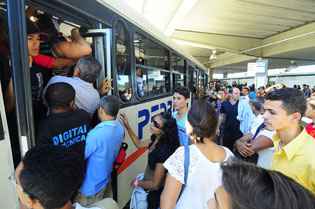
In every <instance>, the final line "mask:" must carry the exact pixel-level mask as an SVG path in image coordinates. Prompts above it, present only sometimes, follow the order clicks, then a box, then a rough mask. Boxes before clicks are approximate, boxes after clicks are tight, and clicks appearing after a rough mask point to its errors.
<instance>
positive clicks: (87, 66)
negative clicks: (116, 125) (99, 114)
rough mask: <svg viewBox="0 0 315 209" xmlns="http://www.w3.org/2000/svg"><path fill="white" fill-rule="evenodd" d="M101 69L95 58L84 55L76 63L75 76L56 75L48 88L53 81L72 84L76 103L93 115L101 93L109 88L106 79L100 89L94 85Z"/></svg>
mask: <svg viewBox="0 0 315 209" xmlns="http://www.w3.org/2000/svg"><path fill="white" fill-rule="evenodd" d="M101 69H102V66H101V64H100V63H99V62H98V61H97V60H96V59H95V58H93V57H90V56H89V57H83V58H81V59H79V61H78V62H77V64H76V66H75V69H74V72H73V77H66V76H58V75H57V76H54V77H52V78H51V79H50V80H49V82H48V84H47V86H46V89H47V87H48V86H49V85H51V84H53V83H58V82H64V83H68V84H70V85H71V86H72V87H73V88H74V90H75V105H76V106H77V107H78V108H79V109H83V110H85V111H86V112H88V113H90V115H91V116H92V115H93V114H94V113H95V111H96V109H97V108H98V105H99V102H100V94H101V96H102V95H104V94H106V93H107V92H108V90H109V89H104V85H107V84H106V82H107V81H106V80H105V82H103V83H102V85H101V88H100V90H99V91H98V90H96V89H95V88H94V86H93V84H94V83H95V81H96V79H97V77H98V76H99V74H100V72H101ZM45 92H46V91H44V93H45ZM44 95H45V94H44Z"/></svg>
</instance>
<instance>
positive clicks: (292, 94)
mask: <svg viewBox="0 0 315 209" xmlns="http://www.w3.org/2000/svg"><path fill="white" fill-rule="evenodd" d="M265 99H266V100H271V101H281V102H282V105H283V107H284V108H285V109H286V111H287V112H288V113H289V114H292V113H295V112H298V113H300V114H301V115H304V113H305V111H306V99H305V98H304V95H303V92H302V91H300V90H298V89H294V88H282V89H275V90H274V91H271V92H270V93H268V94H267V96H266V98H265Z"/></svg>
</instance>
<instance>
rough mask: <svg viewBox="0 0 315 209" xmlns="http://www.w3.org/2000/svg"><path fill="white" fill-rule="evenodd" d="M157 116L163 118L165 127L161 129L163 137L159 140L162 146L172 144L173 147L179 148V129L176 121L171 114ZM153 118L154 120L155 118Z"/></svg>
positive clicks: (165, 113) (164, 113)
mask: <svg viewBox="0 0 315 209" xmlns="http://www.w3.org/2000/svg"><path fill="white" fill-rule="evenodd" d="M156 116H161V118H162V122H163V125H162V127H161V130H162V136H161V138H160V140H159V143H161V144H170V145H172V146H176V147H178V146H179V137H178V129H177V124H176V119H175V118H173V117H172V115H171V114H170V113H169V112H163V113H160V114H158V115H156ZM156 116H154V117H156ZM154 117H153V118H154Z"/></svg>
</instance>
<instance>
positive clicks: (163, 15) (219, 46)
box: [98, 0, 315, 70]
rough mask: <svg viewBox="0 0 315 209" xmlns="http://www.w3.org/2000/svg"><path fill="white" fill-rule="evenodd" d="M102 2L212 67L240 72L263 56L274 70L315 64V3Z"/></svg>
mask: <svg viewBox="0 0 315 209" xmlns="http://www.w3.org/2000/svg"><path fill="white" fill-rule="evenodd" d="M98 1H99V2H101V3H103V4H106V5H107V6H109V7H111V8H112V9H113V10H115V11H116V12H119V13H120V14H122V15H124V16H125V17H126V18H128V19H129V20H132V21H134V22H137V24H138V25H140V27H145V25H143V23H144V22H146V23H147V25H146V26H148V25H153V26H154V31H152V32H153V33H154V34H155V35H156V34H163V37H164V36H165V37H167V38H166V39H168V40H171V41H172V42H176V43H177V45H180V48H182V49H183V50H184V51H185V52H187V53H188V54H190V55H192V56H193V57H194V58H195V59H197V60H198V61H199V62H200V63H202V64H203V65H204V66H206V67H208V68H211V69H224V68H229V69H232V70H233V69H234V68H235V69H238V70H240V69H241V68H244V64H246V63H247V62H248V61H251V60H256V59H257V58H259V57H261V58H266V59H269V60H270V63H271V66H272V67H278V66H283V65H289V64H290V62H291V63H292V62H294V63H298V64H301V65H307V64H311V63H312V64H314V62H315V1H314V0H159V1H156V0H98ZM143 20H145V21H143ZM149 28H152V27H149ZM157 31H158V33H157ZM238 67H240V68H238ZM245 69H246V67H245Z"/></svg>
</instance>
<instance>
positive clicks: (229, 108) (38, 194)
mask: <svg viewBox="0 0 315 209" xmlns="http://www.w3.org/2000/svg"><path fill="white" fill-rule="evenodd" d="M38 25H40V24H38ZM38 25H36V24H34V23H33V22H30V21H29V20H28V28H27V29H28V31H27V32H28V52H29V65H30V67H31V68H30V71H31V77H32V93H33V94H32V99H33V105H34V107H33V108H34V111H35V115H38V118H37V116H35V119H38V123H37V127H36V142H37V143H36V146H35V147H34V148H32V149H30V150H29V151H28V152H27V153H26V155H25V156H24V158H23V159H22V160H21V162H19V164H18V166H17V168H16V172H15V175H13V176H11V177H10V180H12V182H13V183H14V184H15V185H16V188H17V193H18V196H19V199H20V202H21V208H23V207H26V208H33V209H73V208H75V209H85V208H91V207H93V208H94V209H106V208H109V207H110V208H118V206H117V204H116V203H115V202H114V201H113V200H112V199H108V198H107V197H112V188H111V180H112V179H111V174H112V172H113V169H114V164H115V161H116V158H117V156H118V154H119V152H120V150H121V146H122V143H123V141H124V139H125V135H126V133H127V134H128V135H129V137H130V139H131V142H132V143H133V144H134V145H135V146H136V147H137V148H145V149H148V161H147V167H146V169H145V171H144V173H143V174H140V175H138V176H135V178H134V180H133V181H132V182H131V187H133V188H134V192H133V196H132V197H131V203H130V208H133V209H140V208H142V209H159V208H161V209H174V208H176V209H192V208H196V209H203V208H209V209H219V208H224V209H241V208H244V209H245V208H246V209H247V208H251V209H260V208H277V209H282V208H283V209H300V208H303V209H315V201H314V200H315V197H314V193H315V156H314V150H315V139H314V138H315V126H314V122H313V121H314V120H315V95H313V94H312V92H311V90H310V88H309V87H308V86H307V85H305V88H304V86H303V89H298V88H288V87H285V86H284V85H274V86H269V87H260V88H258V89H257V90H256V89H255V87H254V86H250V87H248V86H246V85H243V86H238V85H236V84H235V83H234V84H233V85H232V86H220V85H217V86H211V87H210V88H209V91H208V92H207V93H208V94H207V95H205V96H204V98H196V97H193V98H191V92H190V91H189V89H188V88H186V87H183V86H179V87H177V88H176V89H175V90H174V95H173V109H174V110H173V112H162V113H159V114H156V115H154V116H153V117H152V119H151V126H150V131H151V137H150V139H147V140H145V139H141V140H140V139H139V136H137V135H136V132H135V130H133V128H132V126H131V125H130V124H129V120H128V118H127V116H126V115H124V114H120V113H119V110H120V100H119V98H118V97H116V96H107V95H106V94H107V92H108V91H109V89H110V88H111V86H110V84H109V83H108V81H106V80H105V81H104V82H102V83H101V86H100V88H99V89H96V88H95V87H94V85H93V84H94V83H95V81H96V79H97V77H98V75H99V74H100V71H101V68H102V66H101V65H100V63H99V62H98V61H97V60H96V59H94V58H93V57H92V56H91V51H92V50H91V47H90V45H89V44H88V43H87V42H86V41H85V40H84V39H83V38H82V37H81V35H80V33H79V31H78V30H76V29H74V30H73V31H72V41H67V40H62V41H58V42H57V43H55V44H54V45H53V47H52V49H53V50H54V54H55V56H54V57H52V56H50V55H41V54H40V50H39V47H40V39H41V37H40V36H41V35H42V30H41V29H40V27H38ZM69 66H72V70H70V71H60V69H64V67H69ZM42 68H44V69H46V70H47V69H55V68H58V69H59V71H58V72H59V73H58V74H54V75H52V74H51V75H50V76H49V79H43V77H42V76H43V71H42ZM60 72H61V74H60ZM139 80H140V79H139ZM1 81H2V79H1ZM5 92H6V93H5V97H6V99H5V101H6V109H7V112H12V111H13V110H14V108H15V107H14V102H13V100H14V95H13V90H12V79H11V78H9V79H8V83H7V85H6V88H5ZM140 95H141V92H140ZM42 112H44V114H42ZM303 118H305V119H303ZM39 121H41V122H39ZM127 186H129V185H126V187H127Z"/></svg>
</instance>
